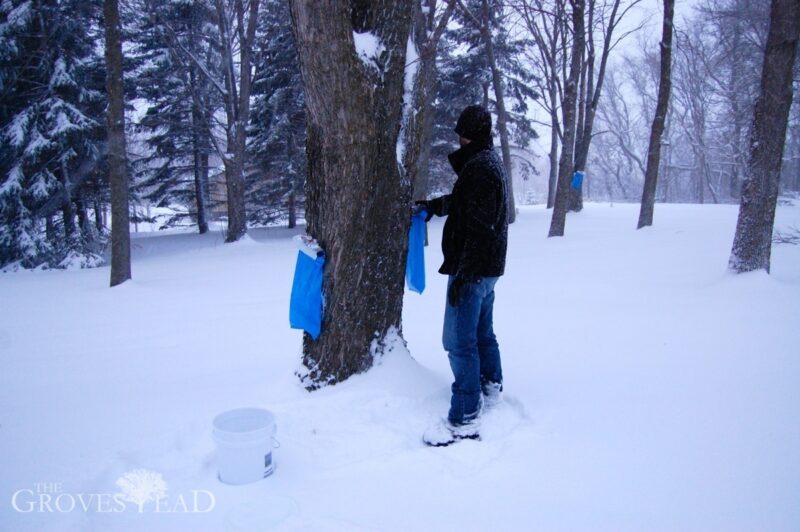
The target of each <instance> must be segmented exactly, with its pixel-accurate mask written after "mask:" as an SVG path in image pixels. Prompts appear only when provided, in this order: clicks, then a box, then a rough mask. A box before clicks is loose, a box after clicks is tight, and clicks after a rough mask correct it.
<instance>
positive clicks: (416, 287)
mask: <svg viewBox="0 0 800 532" xmlns="http://www.w3.org/2000/svg"><path fill="white" fill-rule="evenodd" d="M426 217H427V212H426V211H425V210H424V209H423V210H421V211H420V212H418V213H417V214H414V215H413V216H411V227H410V228H409V230H408V256H407V257H406V284H407V285H408V289H409V290H412V291H414V292H416V293H418V294H421V293H422V291H423V290H425V218H426Z"/></svg>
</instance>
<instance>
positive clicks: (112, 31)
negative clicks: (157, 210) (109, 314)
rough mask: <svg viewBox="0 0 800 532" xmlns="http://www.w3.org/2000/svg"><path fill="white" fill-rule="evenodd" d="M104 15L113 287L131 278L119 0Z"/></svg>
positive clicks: (106, 6) (110, 2)
mask: <svg viewBox="0 0 800 532" xmlns="http://www.w3.org/2000/svg"><path fill="white" fill-rule="evenodd" d="M103 16H104V18H105V34H106V50H105V54H106V91H107V92H108V115H107V121H108V170H109V180H110V182H111V286H116V285H118V284H121V283H124V282H125V281H127V280H128V279H130V278H131V234H130V221H129V213H128V209H129V204H128V167H127V156H126V154H125V93H124V91H123V86H122V38H121V36H120V23H119V5H118V3H117V0H105V2H104V4H103Z"/></svg>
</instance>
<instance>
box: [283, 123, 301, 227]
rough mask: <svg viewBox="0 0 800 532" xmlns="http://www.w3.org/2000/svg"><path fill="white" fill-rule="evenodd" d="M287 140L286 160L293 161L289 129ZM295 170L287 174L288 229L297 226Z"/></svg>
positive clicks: (291, 137)
mask: <svg viewBox="0 0 800 532" xmlns="http://www.w3.org/2000/svg"><path fill="white" fill-rule="evenodd" d="M288 134H289V138H288V139H286V160H287V161H294V158H295V153H296V151H297V148H296V147H295V141H294V132H293V131H292V128H289V133H288ZM297 173H298V172H297V170H296V169H294V165H292V172H291V173H290V174H289V201H288V205H287V209H288V211H289V221H288V227H289V229H294V228H295V227H296V226H297V193H296V186H297V175H296V174H297Z"/></svg>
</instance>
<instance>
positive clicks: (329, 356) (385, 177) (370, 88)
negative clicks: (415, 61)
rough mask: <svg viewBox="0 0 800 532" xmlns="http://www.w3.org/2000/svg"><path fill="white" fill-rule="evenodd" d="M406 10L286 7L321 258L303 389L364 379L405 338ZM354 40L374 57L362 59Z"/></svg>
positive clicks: (378, 5) (404, 6)
mask: <svg viewBox="0 0 800 532" xmlns="http://www.w3.org/2000/svg"><path fill="white" fill-rule="evenodd" d="M411 4H412V2H411V0H406V1H402V2H399V1H396V0H394V1H393V0H376V1H373V2H368V1H364V0H351V1H350V2H347V1H337V2H319V1H318V0H291V13H292V26H293V29H294V34H295V39H296V42H297V46H298V56H299V60H300V71H301V74H302V77H303V84H304V88H305V95H306V100H305V101H306V117H307V124H308V141H307V148H306V151H307V156H308V175H307V180H306V219H307V221H308V232H309V234H310V235H311V236H313V237H314V238H316V239H317V240H318V241H319V243H320V245H321V246H322V248H323V249H324V250H325V254H326V264H325V274H324V281H323V291H324V294H325V309H324V316H323V323H322V335H321V336H320V337H319V338H318V339H317V340H316V341H313V340H312V339H311V338H310V336H308V335H307V334H306V335H304V345H303V363H304V365H305V367H306V368H307V370H308V373H307V374H306V375H301V379H302V381H303V383H304V384H305V386H306V387H307V388H308V389H314V388H317V387H319V386H324V385H326V384H333V383H336V382H339V381H342V380H344V379H346V378H348V377H350V376H351V375H353V374H356V373H360V372H363V371H366V370H367V369H369V368H370V367H371V366H372V363H373V360H374V358H375V357H376V356H379V355H380V353H381V352H382V351H383V350H384V347H385V346H386V343H387V341H391V340H393V339H394V338H398V336H396V335H399V333H400V327H401V315H402V308H403V280H404V269H405V254H406V249H407V234H408V227H409V223H410V216H409V213H410V205H411V183H410V182H409V181H408V179H407V178H405V177H403V176H401V173H400V169H399V164H398V161H397V140H398V134H399V130H400V124H401V118H402V112H403V87H404V69H405V58H406V47H407V45H408V38H409V30H410V25H411V24H410V23H411ZM355 34H359V35H358V37H359V40H365V41H370V40H371V41H372V42H374V43H376V44H378V46H377V47H376V48H377V50H378V54H377V57H375V56H373V57H369V58H359V55H358V54H357V51H356V49H355V44H354V40H355Z"/></svg>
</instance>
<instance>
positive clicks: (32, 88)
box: [0, 0, 105, 267]
mask: <svg viewBox="0 0 800 532" xmlns="http://www.w3.org/2000/svg"><path fill="white" fill-rule="evenodd" d="M97 9H98V6H97V4H96V3H95V2H86V1H80V0H64V1H58V0H42V1H38V2H33V1H9V0H7V1H5V2H2V3H0V80H2V81H1V84H0V99H2V101H3V105H2V106H1V107H0V139H2V140H1V142H2V144H3V146H4V148H3V150H2V152H0V265H6V264H9V263H15V262H19V263H20V264H21V265H22V266H24V267H34V266H38V265H40V264H46V265H49V266H58V265H59V264H62V261H64V260H65V259H66V258H67V256H68V255H70V254H75V253H77V254H80V255H84V256H85V257H88V258H89V260H90V261H91V262H94V263H96V262H98V261H99V257H98V256H97V255H96V252H97V251H98V247H97V246H98V244H99V243H98V239H97V235H96V231H95V228H94V227H93V226H92V224H91V223H90V222H89V220H88V216H87V203H88V202H89V201H94V208H95V211H96V217H97V219H98V220H100V219H101V218H102V216H100V215H99V210H100V209H103V208H104V207H103V206H102V205H100V204H99V200H100V199H101V198H102V197H104V196H103V193H102V192H101V191H100V190H99V189H100V188H102V187H103V185H102V181H101V180H99V179H98V177H97V171H98V170H99V166H98V165H99V164H100V163H101V159H102V149H101V143H102V139H103V137H104V125H103V111H104V107H105V95H104V90H103V80H104V71H103V66H102V65H103V62H102V59H101V58H99V57H98V52H97V50H96V49H95V46H94V41H95V39H96V38H97V31H98V27H97V19H98V16H97ZM59 210H60V211H61V217H60V219H59V218H57V217H56V216H55V215H56V213H57V212H58V211H59ZM76 217H77V218H78V220H79V221H80V222H81V223H80V227H77V226H76Z"/></svg>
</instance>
